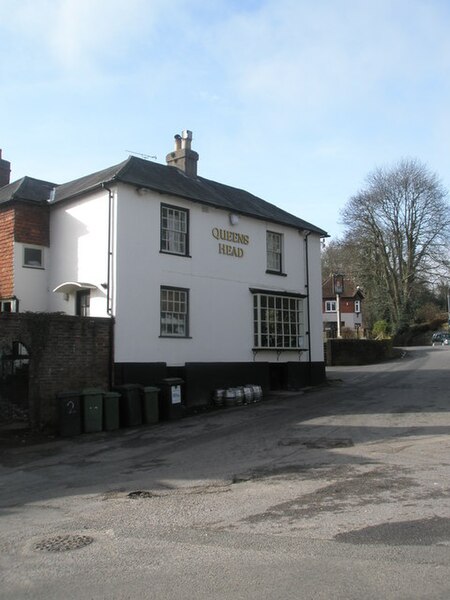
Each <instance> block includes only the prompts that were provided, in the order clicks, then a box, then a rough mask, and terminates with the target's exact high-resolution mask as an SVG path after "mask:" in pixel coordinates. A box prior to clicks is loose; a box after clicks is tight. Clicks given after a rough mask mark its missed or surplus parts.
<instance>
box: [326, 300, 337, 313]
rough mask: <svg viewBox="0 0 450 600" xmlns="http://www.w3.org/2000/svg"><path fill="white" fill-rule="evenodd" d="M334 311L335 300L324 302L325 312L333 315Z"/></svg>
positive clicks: (335, 308)
mask: <svg viewBox="0 0 450 600" xmlns="http://www.w3.org/2000/svg"><path fill="white" fill-rule="evenodd" d="M336 311H337V307H336V300H325V312H327V313H335V312H336Z"/></svg>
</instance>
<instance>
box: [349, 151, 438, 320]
mask: <svg viewBox="0 0 450 600" xmlns="http://www.w3.org/2000/svg"><path fill="white" fill-rule="evenodd" d="M446 196H447V191H446V190H445V189H444V187H443V185H442V183H441V182H440V180H439V179H438V177H437V175H435V174H434V173H431V172H429V171H428V169H427V168H426V166H425V165H423V164H422V163H420V162H419V161H417V160H414V159H409V160H401V161H400V162H399V163H398V164H396V165H395V166H394V167H392V168H378V169H376V170H375V171H373V172H372V173H371V174H370V175H369V176H368V178H367V180H366V187H365V188H364V189H362V190H360V191H359V192H358V193H357V194H356V195H354V196H353V197H352V198H350V200H349V201H348V203H347V205H346V206H345V208H344V210H343V211H342V216H343V218H344V222H345V224H346V239H347V240H349V239H352V240H353V243H354V244H356V245H358V246H359V252H358V255H359V261H358V262H359V268H360V269H361V268H362V270H363V272H364V275H363V278H364V280H365V281H366V283H365V285H366V286H367V285H368V286H369V287H372V288H373V292H374V293H376V294H377V295H378V296H379V297H380V300H381V296H383V297H384V298H386V297H387V300H388V304H387V305H388V307H389V312H390V320H391V322H392V324H393V325H394V327H395V328H397V329H398V328H400V327H402V326H404V325H405V324H407V323H409V322H410V319H411V317H412V309H413V298H414V290H415V288H416V287H417V285H418V284H419V283H423V282H426V283H429V284H431V283H433V282H434V281H435V280H436V279H437V278H439V277H442V269H444V268H445V267H446V258H447V256H448V243H449V239H450V211H449V206H448V203H447V201H446Z"/></svg>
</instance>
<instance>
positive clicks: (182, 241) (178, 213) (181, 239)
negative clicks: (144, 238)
mask: <svg viewBox="0 0 450 600" xmlns="http://www.w3.org/2000/svg"><path fill="white" fill-rule="evenodd" d="M187 215H188V213H187V211H186V210H184V209H182V208H180V209H178V208H172V207H170V206H161V250H164V251H166V252H171V253H173V254H187V233H188V231H187V223H188V219H187Z"/></svg>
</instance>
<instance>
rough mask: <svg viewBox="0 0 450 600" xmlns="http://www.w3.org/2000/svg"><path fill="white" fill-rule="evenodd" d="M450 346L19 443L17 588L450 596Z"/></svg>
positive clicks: (1, 577)
mask: <svg viewBox="0 0 450 600" xmlns="http://www.w3.org/2000/svg"><path fill="white" fill-rule="evenodd" d="M449 367H450V348H449V347H435V348H429V347H427V348H425V347H424V348H414V349H408V350H407V351H406V354H405V356H404V357H403V358H402V359H398V360H395V361H392V362H389V363H386V364H382V365H376V366H370V367H347V368H337V367H335V368H330V369H328V378H329V385H328V386H325V387H322V388H320V389H317V390H314V391H310V392H308V393H304V394H281V395H277V396H276V397H271V398H268V399H266V400H264V401H263V402H261V403H259V404H254V405H250V406H243V407H237V408H234V409H222V410H217V411H215V412H211V413H208V414H204V415H200V416H197V417H191V418H188V419H183V420H182V421H177V422H171V423H164V424H159V425H156V426H152V427H146V428H140V429H133V430H122V431H120V432H117V433H113V434H111V433H110V434H107V433H102V434H94V435H82V436H79V437H77V438H75V439H71V440H54V441H49V442H45V443H39V444H34V445H30V444H25V445H24V446H23V447H20V446H16V447H11V448H2V450H1V458H0V477H1V484H2V485H1V489H0V510H1V513H0V515H1V516H0V569H1V572H0V598H2V599H10V598H11V599H13V598H14V599H15V600H17V599H21V598H30V599H31V598H32V599H33V600H40V599H44V598H45V599H49V598H61V599H63V598H70V599H78V598H80V599H81V598H82V599H87V598H92V599H97V598H118V599H122V598H155V599H158V600H166V599H167V600H169V599H170V600H172V599H184V598H186V599H187V598H189V599H192V600H203V599H205V600H206V599H208V600H211V599H233V600H237V599H241V598H242V599H245V600H247V599H258V600H264V599H278V598H280V599H281V598H282V599H291V598H292V599H302V600H303V599H322V598H324V599H328V598H333V599H341V598H342V599H344V598H345V599H364V600H371V599H380V598H383V599H390V598H399V599H400V598H401V599H415V598H417V599H419V598H420V599H431V598H439V599H445V600H447V599H448V598H450V452H449V450H450V436H449V433H450V412H449V409H450V392H449V388H450V385H449V383H450V371H449Z"/></svg>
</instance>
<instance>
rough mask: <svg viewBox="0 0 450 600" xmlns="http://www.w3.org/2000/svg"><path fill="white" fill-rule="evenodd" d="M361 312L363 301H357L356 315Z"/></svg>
mask: <svg viewBox="0 0 450 600" xmlns="http://www.w3.org/2000/svg"><path fill="white" fill-rule="evenodd" d="M360 312H361V300H355V313H360Z"/></svg>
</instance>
